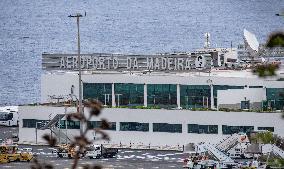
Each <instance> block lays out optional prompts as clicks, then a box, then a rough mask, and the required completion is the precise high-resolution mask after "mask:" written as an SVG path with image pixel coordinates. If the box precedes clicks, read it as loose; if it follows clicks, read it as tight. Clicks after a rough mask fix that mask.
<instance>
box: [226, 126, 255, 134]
mask: <svg viewBox="0 0 284 169" xmlns="http://www.w3.org/2000/svg"><path fill="white" fill-rule="evenodd" d="M253 130H254V127H253V126H227V125H222V132H223V134H234V133H239V132H243V133H249V132H251V131H253Z"/></svg>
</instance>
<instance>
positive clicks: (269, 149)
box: [262, 144, 284, 158]
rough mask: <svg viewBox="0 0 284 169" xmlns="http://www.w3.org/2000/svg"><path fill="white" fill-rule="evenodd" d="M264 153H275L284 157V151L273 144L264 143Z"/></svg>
mask: <svg viewBox="0 0 284 169" xmlns="http://www.w3.org/2000/svg"><path fill="white" fill-rule="evenodd" d="M262 153H263V154H270V153H273V154H274V155H276V156H278V157H280V158H284V151H283V150H282V149H281V148H279V147H277V146H276V145H273V144H264V145H262Z"/></svg>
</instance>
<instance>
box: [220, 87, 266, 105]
mask: <svg viewBox="0 0 284 169" xmlns="http://www.w3.org/2000/svg"><path fill="white" fill-rule="evenodd" d="M245 100H247V101H248V100H249V101H250V108H251V109H261V102H262V101H263V100H266V88H248V87H245V88H244V89H229V90H219V91H217V103H218V108H230V109H240V108H241V101H245Z"/></svg>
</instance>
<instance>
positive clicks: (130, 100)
mask: <svg viewBox="0 0 284 169" xmlns="http://www.w3.org/2000/svg"><path fill="white" fill-rule="evenodd" d="M114 93H115V101H116V105H117V106H118V105H119V106H129V107H131V106H137V105H144V85H143V84H132V83H116V84H114Z"/></svg>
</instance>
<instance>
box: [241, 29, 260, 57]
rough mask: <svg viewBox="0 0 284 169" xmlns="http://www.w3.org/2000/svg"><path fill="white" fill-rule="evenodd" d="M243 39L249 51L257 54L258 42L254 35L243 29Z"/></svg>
mask: <svg viewBox="0 0 284 169" xmlns="http://www.w3.org/2000/svg"><path fill="white" fill-rule="evenodd" d="M244 39H245V43H246V44H247V45H248V47H249V48H250V49H252V50H253V51H255V52H258V48H259V42H258V40H257V39H256V36H255V34H253V33H251V32H249V31H248V30H246V29H244Z"/></svg>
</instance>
